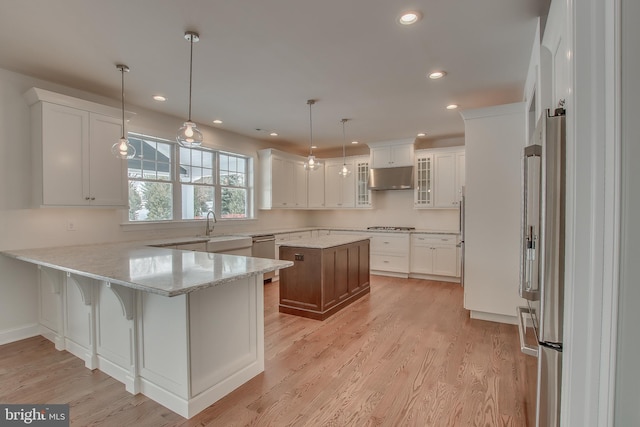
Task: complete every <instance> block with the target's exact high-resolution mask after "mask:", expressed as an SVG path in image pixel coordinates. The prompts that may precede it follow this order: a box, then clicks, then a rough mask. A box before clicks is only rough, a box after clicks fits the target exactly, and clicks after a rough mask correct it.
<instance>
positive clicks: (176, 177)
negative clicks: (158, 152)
mask: <svg viewBox="0 0 640 427" xmlns="http://www.w3.org/2000/svg"><path fill="white" fill-rule="evenodd" d="M172 149H173V159H174V160H173V164H172V169H173V171H172V177H171V182H172V183H173V217H174V218H175V219H176V220H182V219H183V218H182V183H181V182H180V162H181V159H180V147H179V146H178V144H173V148H172Z"/></svg>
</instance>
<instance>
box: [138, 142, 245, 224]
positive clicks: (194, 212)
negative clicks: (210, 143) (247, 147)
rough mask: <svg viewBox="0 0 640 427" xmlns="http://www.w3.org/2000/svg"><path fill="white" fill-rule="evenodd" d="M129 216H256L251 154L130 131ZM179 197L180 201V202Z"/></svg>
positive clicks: (156, 218) (146, 218)
mask: <svg viewBox="0 0 640 427" xmlns="http://www.w3.org/2000/svg"><path fill="white" fill-rule="evenodd" d="M128 136H129V142H130V143H131V145H133V146H134V147H135V149H136V156H135V157H134V158H133V159H130V160H128V171H129V221H132V222H138V221H170V220H191V219H203V218H205V217H206V215H207V213H208V212H209V211H213V212H215V213H216V216H217V217H218V218H226V219H241V218H242V219H244V218H251V197H252V192H251V183H250V179H249V177H250V173H249V171H250V167H251V159H250V158H248V157H245V156H242V155H239V154H231V153H223V152H219V151H215V150H210V149H207V148H184V147H180V146H178V145H177V144H175V143H174V142H172V141H167V140H163V139H159V138H155V137H150V136H146V135H139V134H133V133H129V135H128ZM175 201H178V203H174V202H175Z"/></svg>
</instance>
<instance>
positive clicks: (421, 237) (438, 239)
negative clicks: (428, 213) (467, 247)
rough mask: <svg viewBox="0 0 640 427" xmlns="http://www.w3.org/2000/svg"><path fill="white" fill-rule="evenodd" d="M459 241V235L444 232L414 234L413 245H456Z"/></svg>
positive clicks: (412, 237) (412, 236)
mask: <svg viewBox="0 0 640 427" xmlns="http://www.w3.org/2000/svg"><path fill="white" fill-rule="evenodd" d="M457 243H458V237H457V236H455V235H444V234H412V235H411V246H433V245H438V246H448V245H451V246H455V245H456V244H457Z"/></svg>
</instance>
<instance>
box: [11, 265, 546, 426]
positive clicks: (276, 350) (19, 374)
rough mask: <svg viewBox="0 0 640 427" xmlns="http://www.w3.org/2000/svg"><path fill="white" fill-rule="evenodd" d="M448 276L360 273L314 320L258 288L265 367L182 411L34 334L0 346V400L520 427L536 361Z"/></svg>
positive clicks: (368, 422) (77, 421)
mask: <svg viewBox="0 0 640 427" xmlns="http://www.w3.org/2000/svg"><path fill="white" fill-rule="evenodd" d="M462 298H463V292H462V289H461V288H460V287H459V286H458V285H457V284H451V283H444V282H433V281H424V280H412V279H409V280H407V279H395V278H388V277H381V276H371V294H370V295H367V296H365V297H363V298H362V299H360V300H359V301H357V302H355V303H354V304H352V305H351V306H349V307H348V308H346V309H345V310H343V311H341V312H339V313H337V314H336V315H334V316H332V317H330V318H329V319H327V320H325V321H323V322H321V321H316V320H311V319H305V318H301V317H297V316H291V315H287V314H282V313H279V312H278V284H277V282H276V283H274V284H268V285H266V286H265V355H266V361H265V362H266V370H265V372H264V373H263V374H261V375H259V376H257V377H255V378H254V379H253V380H251V381H249V382H248V383H246V384H245V385H243V386H242V387H240V388H238V389H237V390H235V391H234V392H232V393H231V394H230V395H228V396H226V397H225V398H223V399H222V400H220V401H218V402H217V403H215V404H214V405H212V406H211V407H209V408H207V409H206V410H205V411H203V412H201V413H200V414H198V415H197V416H196V417H194V418H192V419H190V420H186V419H184V418H182V417H180V416H178V415H176V414H175V413H173V412H171V411H170V410H168V409H166V408H164V407H162V406H161V405H159V404H157V403H155V402H153V401H151V400H149V399H148V398H146V397H144V396H142V395H137V396H133V395H131V394H129V393H128V392H126V391H125V389H124V385H122V384H121V383H119V382H117V381H115V380H113V379H112V378H110V377H109V376H107V375H106V374H103V373H101V372H99V371H97V370H96V371H90V370H88V369H86V368H85V367H84V364H83V362H82V361H80V360H79V359H77V358H76V357H74V356H72V355H71V354H69V353H67V352H66V351H62V352H59V351H56V350H55V348H54V346H53V344H52V343H51V342H49V341H47V340H46V339H44V338H42V337H35V338H30V339H27V340H23V341H20V342H16V343H11V344H7V345H4V346H0V402H3V403H69V404H70V405H71V411H70V412H71V425H74V426H109V427H110V426H118V427H119V426H136V427H137V426H153V427H157V426H185V427H186V426H225V427H226V426H394V427H395V426H526V425H527V423H526V420H527V418H528V417H529V416H530V415H531V411H532V410H534V409H533V408H534V406H532V405H533V402H531V401H530V400H529V398H528V397H527V396H528V395H532V394H530V393H531V390H532V387H534V384H533V381H534V380H535V359H534V358H531V357H526V356H524V355H523V354H522V353H521V352H520V349H519V342H518V337H517V329H516V327H515V326H511V325H502V324H498V323H492V322H484V321H480V320H470V319H469V315H468V312H467V311H466V310H464V309H463V308H462Z"/></svg>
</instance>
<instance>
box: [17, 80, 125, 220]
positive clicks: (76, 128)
mask: <svg viewBox="0 0 640 427" xmlns="http://www.w3.org/2000/svg"><path fill="white" fill-rule="evenodd" d="M25 96H26V97H27V100H28V102H29V103H30V104H31V122H32V133H31V138H32V150H33V159H34V163H33V164H34V168H33V172H34V180H33V199H34V204H35V205H36V206H93V207H120V208H123V207H127V206H128V191H127V163H126V161H125V160H122V159H118V158H116V157H115V156H113V154H112V153H111V146H112V145H113V144H114V143H116V142H117V141H118V140H119V139H120V137H121V136H122V123H121V119H118V118H117V110H116V109H111V108H110V107H104V106H99V105H97V104H93V103H88V102H86V101H82V100H77V99H75V98H71V97H67V96H63V95H59V94H55V93H52V92H48V91H43V90H40V89H36V88H33V89H31V90H30V91H29V92H27V94H26V95H25ZM49 100H51V101H55V102H50V101H49ZM75 104H78V106H79V107H76V106H75ZM94 106H95V109H96V110H101V111H107V112H110V113H113V116H110V115H105V114H102V113H99V112H94V111H91V110H89V109H88V108H92V107H94ZM81 107H82V108H81Z"/></svg>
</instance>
